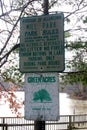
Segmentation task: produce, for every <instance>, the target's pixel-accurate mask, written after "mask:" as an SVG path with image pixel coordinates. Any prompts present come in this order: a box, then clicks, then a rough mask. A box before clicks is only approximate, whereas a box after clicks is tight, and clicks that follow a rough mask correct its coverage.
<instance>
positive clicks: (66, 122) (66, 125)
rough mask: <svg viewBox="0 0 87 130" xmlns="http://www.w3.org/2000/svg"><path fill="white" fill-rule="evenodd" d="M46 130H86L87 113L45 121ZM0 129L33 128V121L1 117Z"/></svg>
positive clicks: (32, 129)
mask: <svg viewBox="0 0 87 130" xmlns="http://www.w3.org/2000/svg"><path fill="white" fill-rule="evenodd" d="M45 129H46V130H76V129H80V130H87V115H85V114H84V115H61V116H60V120H59V121H46V122H45ZM0 130H34V121H30V120H25V119H24V118H23V117H22V118H16V117H1V118H0Z"/></svg>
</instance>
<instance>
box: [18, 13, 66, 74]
mask: <svg viewBox="0 0 87 130" xmlns="http://www.w3.org/2000/svg"><path fill="white" fill-rule="evenodd" d="M64 67H65V65H64V15H63V13H59V14H51V15H42V16H33V17H23V18H22V19H21V21H20V71H21V72H24V73H26V72H29V73H31V72H41V73H42V72H61V71H63V70H64Z"/></svg>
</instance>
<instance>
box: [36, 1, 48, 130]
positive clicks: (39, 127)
mask: <svg viewBox="0 0 87 130" xmlns="http://www.w3.org/2000/svg"><path fill="white" fill-rule="evenodd" d="M48 3H49V0H44V14H45V15H47V14H48ZM34 130H45V121H35V127H34Z"/></svg>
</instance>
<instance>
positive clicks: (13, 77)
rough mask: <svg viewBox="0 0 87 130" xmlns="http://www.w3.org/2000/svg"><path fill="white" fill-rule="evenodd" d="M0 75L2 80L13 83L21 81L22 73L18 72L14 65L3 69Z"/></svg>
mask: <svg viewBox="0 0 87 130" xmlns="http://www.w3.org/2000/svg"><path fill="white" fill-rule="evenodd" d="M1 77H2V78H3V79H4V81H8V80H9V81H12V82H13V83H18V84H19V83H22V82H23V74H22V73H20V72H19V70H18V68H17V67H16V66H11V67H10V68H8V69H4V70H3V71H2V73H1Z"/></svg>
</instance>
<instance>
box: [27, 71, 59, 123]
mask: <svg viewBox="0 0 87 130" xmlns="http://www.w3.org/2000/svg"><path fill="white" fill-rule="evenodd" d="M58 89H59V84H58V74H57V73H51V74H50V73H41V74H40V73H39V74H34V73H32V74H31V73H30V74H25V119H27V120H41V121H43V120H44V121H46V120H48V121H49V120H50V121H51V120H54V121H55V120H59V91H58Z"/></svg>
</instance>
